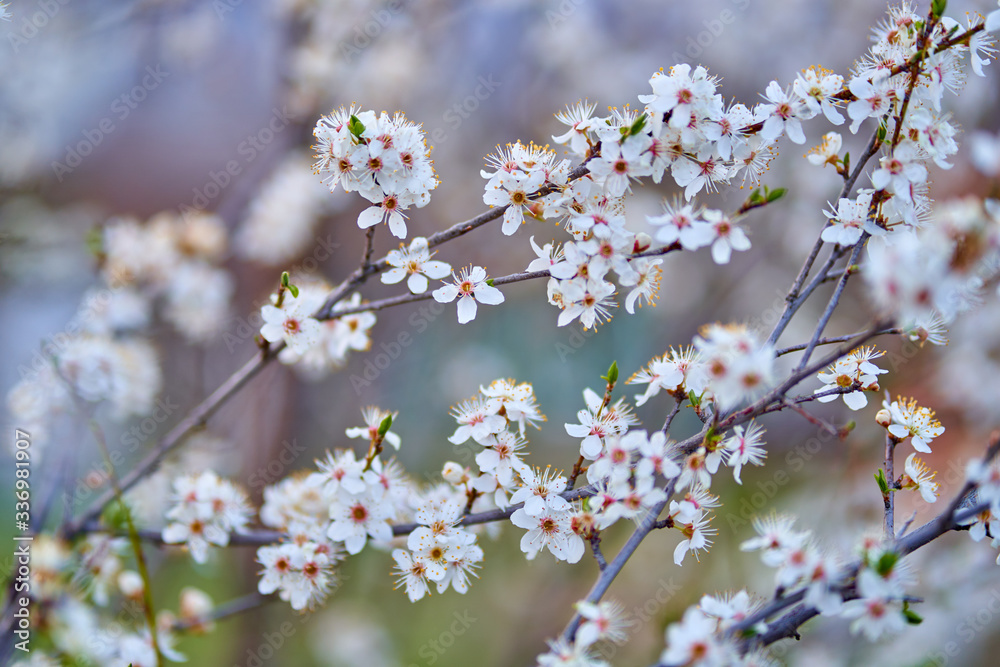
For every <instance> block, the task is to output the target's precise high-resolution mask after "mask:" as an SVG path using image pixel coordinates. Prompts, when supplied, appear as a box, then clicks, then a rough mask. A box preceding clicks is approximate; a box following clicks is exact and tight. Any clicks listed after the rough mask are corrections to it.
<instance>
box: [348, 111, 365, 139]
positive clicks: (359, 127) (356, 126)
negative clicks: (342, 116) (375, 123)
mask: <svg viewBox="0 0 1000 667" xmlns="http://www.w3.org/2000/svg"><path fill="white" fill-rule="evenodd" d="M347 130H348V131H349V132H350V133H351V134H353V135H354V136H356V137H357V138H358V139H360V138H361V135H362V134H364V133H365V124H364V123H362V122H361V121H360V120H359V119H358V117H357V116H355V115H354V114H351V119H350V120H349V121H348V122H347Z"/></svg>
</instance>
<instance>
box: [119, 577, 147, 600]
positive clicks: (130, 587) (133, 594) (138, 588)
mask: <svg viewBox="0 0 1000 667" xmlns="http://www.w3.org/2000/svg"><path fill="white" fill-rule="evenodd" d="M118 588H119V589H121V592H122V595H124V596H125V597H127V598H132V599H134V600H138V599H140V598H142V590H143V585H142V577H140V576H139V574H138V573H137V572H134V571H132V570H125V571H124V572H122V573H121V574H119V575H118Z"/></svg>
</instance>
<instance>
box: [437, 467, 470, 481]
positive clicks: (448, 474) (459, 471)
mask: <svg viewBox="0 0 1000 667" xmlns="http://www.w3.org/2000/svg"><path fill="white" fill-rule="evenodd" d="M441 476H442V477H444V481H446V482H448V483H449V484H461V483H462V482H467V481H469V476H468V475H467V474H466V473H465V468H463V467H462V466H460V465H459V464H457V463H455V462H454V461H447V462H446V463H445V464H444V468H442V469H441Z"/></svg>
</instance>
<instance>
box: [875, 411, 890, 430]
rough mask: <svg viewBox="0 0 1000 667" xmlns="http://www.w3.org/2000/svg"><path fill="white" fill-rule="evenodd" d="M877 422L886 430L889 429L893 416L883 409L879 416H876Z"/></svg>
mask: <svg viewBox="0 0 1000 667" xmlns="http://www.w3.org/2000/svg"><path fill="white" fill-rule="evenodd" d="M875 422H876V423H877V424H878V425H879V426H882V427H884V428H889V424H891V423H892V415H891V414H890V413H889V411H888V410H886V409H885V408H882V409H881V410H879V411H878V414H876V415H875Z"/></svg>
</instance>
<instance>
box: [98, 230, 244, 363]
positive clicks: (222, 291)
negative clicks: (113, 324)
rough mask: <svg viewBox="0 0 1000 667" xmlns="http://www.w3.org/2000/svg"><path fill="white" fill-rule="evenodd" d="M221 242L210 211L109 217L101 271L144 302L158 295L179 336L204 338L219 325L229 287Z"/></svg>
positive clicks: (222, 238)
mask: <svg viewBox="0 0 1000 667" xmlns="http://www.w3.org/2000/svg"><path fill="white" fill-rule="evenodd" d="M226 247H227V235H226V228H225V224H224V223H223V221H222V220H221V219H220V218H219V217H217V216H215V215H210V214H206V213H200V212H190V213H187V214H185V215H183V216H178V215H175V214H172V213H160V214H158V215H155V216H153V217H152V218H150V220H149V221H148V222H146V223H145V224H141V223H139V222H138V221H137V220H133V219H128V218H119V219H114V220H111V221H109V222H108V223H107V224H106V225H105V226H104V229H103V232H102V234H101V245H100V253H101V259H102V273H103V276H104V280H105V282H106V283H107V284H108V285H109V286H111V288H112V289H119V288H121V287H123V286H127V287H130V288H132V289H133V290H134V294H135V295H137V296H140V297H141V298H143V299H144V300H145V301H146V302H147V303H152V302H153V301H154V300H156V299H162V301H163V307H162V314H163V316H164V317H165V318H166V319H167V320H168V321H169V322H170V323H171V324H173V325H174V327H175V328H176V329H177V330H178V331H179V332H180V333H181V334H182V335H184V337H186V338H187V339H189V340H191V341H194V342H198V343H207V342H209V341H210V340H211V339H212V338H213V337H214V336H215V335H216V334H217V333H218V332H219V330H220V329H221V328H222V325H223V323H224V322H225V320H226V318H227V316H228V313H229V302H230V299H231V298H232V294H233V290H234V286H233V281H232V279H231V277H230V276H229V273H228V272H226V271H225V270H224V269H223V268H221V267H220V266H219V263H220V262H221V260H222V259H223V257H224V256H225V254H226ZM133 308H134V307H133ZM146 308H147V309H148V308H149V306H148V305H147V306H146ZM137 319H138V318H137ZM142 324H145V321H144V319H143V320H142V321H141V322H140V326H141V325H142Z"/></svg>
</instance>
